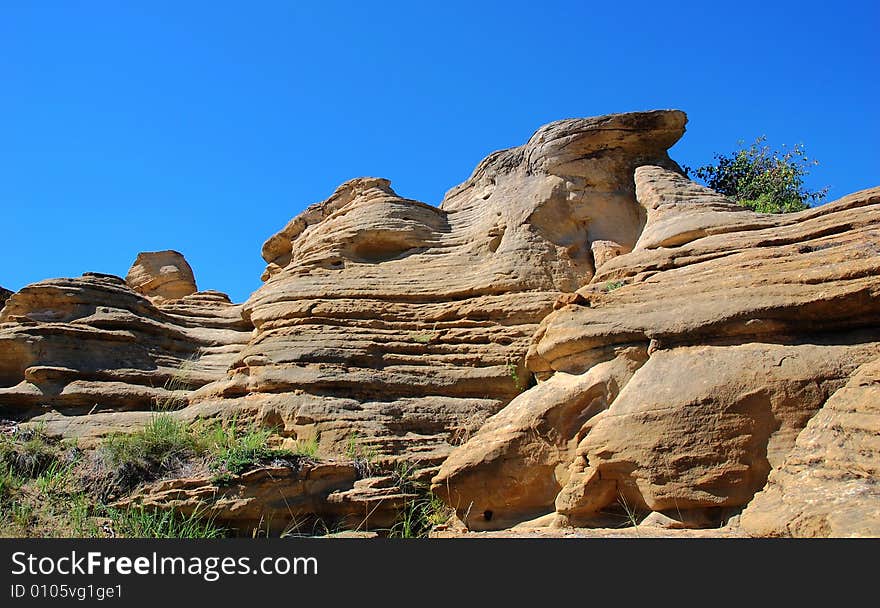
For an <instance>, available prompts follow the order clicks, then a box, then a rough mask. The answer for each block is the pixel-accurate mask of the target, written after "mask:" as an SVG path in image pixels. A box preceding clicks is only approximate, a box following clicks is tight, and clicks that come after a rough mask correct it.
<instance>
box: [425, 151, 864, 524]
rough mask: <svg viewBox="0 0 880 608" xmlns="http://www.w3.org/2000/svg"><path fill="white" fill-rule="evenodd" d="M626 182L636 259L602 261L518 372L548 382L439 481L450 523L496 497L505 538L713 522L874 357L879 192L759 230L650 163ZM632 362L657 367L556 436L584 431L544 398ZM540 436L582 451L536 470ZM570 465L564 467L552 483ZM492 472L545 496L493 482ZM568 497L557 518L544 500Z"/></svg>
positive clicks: (777, 219)
mask: <svg viewBox="0 0 880 608" xmlns="http://www.w3.org/2000/svg"><path fill="white" fill-rule="evenodd" d="M635 181H636V188H637V193H638V195H639V197H640V203H641V204H642V206H643V207H644V208H645V209H646V210H647V224H646V225H645V227H644V230H643V231H642V233H641V236H640V237H639V239H638V243H637V244H636V245H635V247H634V248H633V251H632V252H630V253H626V254H622V255H618V256H615V257H613V258H611V259H608V260H607V261H605V263H604V264H603V265H602V266H601V268H600V269H599V272H598V273H597V275H596V276H595V277H594V278H593V279H592V281H591V284H590V285H587V286H585V287H583V288H581V289H579V290H578V296H579V297H566V298H565V299H564V300H562V305H561V306H560V307H557V308H558V310H555V311H554V312H553V313H551V314H550V315H548V316H547V317H546V318H545V319H544V320H543V321H542V323H541V326H540V328H539V330H538V331H537V333H536V335H535V338H534V340H533V343H532V345H531V347H530V350H529V356H528V358H527V365H528V368H529V370H530V371H532V372H533V373H535V374H536V375H537V376H538V377H539V378H549V379H548V380H546V381H545V382H543V383H542V384H539V386H538V387H536V388H534V389H531V390H530V391H528V392H526V393H525V394H523V395H521V396H520V397H519V398H518V399H517V401H516V402H514V404H512V405H516V406H517V409H518V410H520V413H519V415H518V416H517V419H515V420H514V419H512V418H509V413H507V412H506V411H505V410H503V411H502V413H501V414H499V415H498V416H496V418H498V420H496V419H495V418H492V419H490V420H489V421H487V423H486V425H485V426H484V427H483V428H484V429H485V433H489V432H490V430H493V429H495V428H496V427H499V426H500V427H501V428H503V432H497V431H494V432H493V433H492V435H490V437H491V439H489V440H488V443H487V439H486V435H483V434H482V432H481V433H478V434H477V435H476V436H474V438H473V439H472V440H471V441H470V442H468V443H466V444H465V445H463V446H461V447H458V448H457V449H456V451H455V452H453V454H452V455H451V456H450V457H449V459H448V460H447V461H446V463H444V465H443V467H442V468H441V471H440V474H439V475H438V476H437V477H436V478H435V479H434V487H435V489H436V490H437V491H439V492H443V493H445V495H449V496H453V497H454V499H453V505H454V506H456V507H457V508H458V509H459V516H462V515H463V514H464V513H466V508H467V506H469V505H471V504H474V505H480V504H485V503H486V501H487V500H491V503H492V504H493V505H504V508H500V507H498V508H496V509H493V510H492V511H493V513H492V516H493V519H495V520H496V521H498V522H499V523H498V525H499V526H501V527H504V526H507V525H509V522H510V521H511V519H513V520H516V519H518V518H524V517H526V516H528V515H529V514H530V516H534V515H535V514H537V513H539V512H540V511H541V510H542V509H543V510H544V512H552V511H553V510H554V508H555V509H556V510H557V512H558V513H560V514H561V515H563V516H565V517H568V518H569V519H570V521H572V522H575V523H580V524H589V523H590V521H591V519H596V518H600V517H602V516H603V513H604V512H606V511H607V510H608V509H609V508H611V509H613V508H618V505H619V504H620V503H621V501H623V502H624V503H625V504H628V505H629V506H630V507H634V508H638V509H648V510H654V511H663V510H695V511H696V510H703V511H706V512H707V513H708V514H711V515H712V517H714V520H715V523H716V524H718V523H721V522H720V519H723V518H725V517H727V516H729V515H730V514H732V513H733V512H735V509H736V508H741V507H742V506H744V505H745V504H747V503H748V502H749V500H751V498H752V496H753V495H754V493H755V492H757V491H758V490H760V489H761V488H762V487H763V484H764V482H765V481H766V478H767V475H768V473H769V472H770V471H771V470H772V469H773V468H774V467H779V466H781V464H782V462H783V461H784V458H785V456H786V455H787V454H788V452H789V451H790V449H791V448H792V446H793V445H794V440H795V438H796V437H797V435H798V433H799V432H800V431H801V430H802V429H803V428H804V426H805V425H806V424H807V422H808V421H809V420H810V418H811V417H812V416H813V415H814V414H815V413H816V411H818V410H819V409H820V408H821V407H822V405H823V404H824V402H825V401H826V400H827V399H828V397H829V396H830V395H831V394H832V393H833V392H834V391H835V390H837V389H838V388H839V387H840V386H842V385H843V384H844V383H845V382H846V380H847V378H848V377H849V375H850V374H851V373H852V372H853V371H854V370H855V369H856V368H857V367H858V366H859V365H860V364H862V363H864V362H866V361H869V360H871V359H873V358H875V357H876V353H877V349H878V341H880V333H878V331H877V329H876V328H877V321H878V318H880V299H878V292H880V278H878V276H880V273H878V270H880V268H878V266H880V189H874V190H867V191H864V192H861V193H857V194H855V195H851V196H849V197H845V198H844V199H841V200H839V201H836V202H833V203H830V204H827V205H824V206H823V207H820V208H817V209H813V210H808V211H805V212H801V213H797V214H789V215H785V216H767V215H761V214H755V213H752V212H749V211H743V210H742V209H741V208H739V207H735V206H732V205H731V204H729V203H728V202H726V201H725V200H724V199H723V197H720V196H718V195H717V194H716V193H714V192H712V191H710V190H707V189H705V188H702V187H699V186H697V185H695V184H691V183H690V182H688V181H687V180H685V179H684V178H682V177H681V176H680V175H678V174H676V173H675V172H672V171H668V170H665V169H662V168H659V167H656V166H648V167H640V168H639V169H638V170H636V172H635ZM633 347H634V348H642V349H645V350H646V352H647V353H648V354H649V355H650V358H648V359H647V362H646V363H645V364H644V366H642V367H641V368H640V369H638V370H637V371H635V374H634V375H633V377H632V379H631V380H630V381H629V383H628V384H626V386H625V387H622V390H621V391H620V394H619V396H617V397H616V398H615V399H613V401H611V402H610V405H609V406H608V408H607V410H606V411H603V412H601V413H597V414H596V415H595V416H594V417H592V418H590V419H589V420H587V421H585V423H584V424H583V426H582V427H581V428H579V429H578V430H577V432H575V433H572V432H571V431H564V429H567V428H568V427H569V426H570V425H571V424H572V423H573V422H575V421H577V420H578V419H577V418H576V417H574V416H563V417H561V418H554V417H553V416H550V415H548V414H547V413H548V412H553V411H562V410H561V406H562V405H563V404H564V403H566V402H567V397H565V396H564V394H563V393H560V394H559V395H558V396H555V395H554V394H553V390H552V388H553V384H552V383H553V380H554V378H556V376H557V375H559V374H564V376H563V378H566V382H568V381H569V380H568V379H569V378H571V377H572V376H575V377H577V376H580V377H583V378H585V379H586V378H587V376H588V375H590V374H593V373H595V372H594V370H596V369H601V366H604V365H607V362H608V361H613V360H614V358H615V357H616V354H617V353H618V352H619V351H620V350H621V349H623V348H633ZM544 385H546V386H544ZM554 399H556V400H557V401H556V404H555V405H554V403H553V400H554ZM502 419H504V421H505V422H506V425H501V422H502ZM541 426H543V427H544V428H545V429H546V430H545V434H546V435H564V436H568V437H570V436H576V437H578V440H579V445H578V447H577V449H576V450H575V451H574V452H559V451H557V452H555V453H554V454H553V456H552V457H549V458H547V457H543V456H542V457H543V458H544V461H543V462H541V464H542V466H543V470H542V469H540V468H536V467H535V460H536V459H535V458H534V454H535V453H538V452H534V451H533V452H528V453H527V454H528V455H524V454H523V452H524V450H523V449H522V448H521V447H520V445H519V443H520V441H521V440H520V437H521V436H523V435H525V434H528V433H529V432H530V430H529V429H532V428H536V427H539V428H540V427H541ZM495 441H497V442H499V443H497V444H496V443H495ZM487 445H490V446H491V456H490V457H487V451H488V449H489V448H487ZM533 445H534V448H535V449H536V450H537V448H538V447H539V446H540V445H541V444H540V442H533ZM567 454H573V455H574V458H572V459H571V460H570V467H569V469H568V471H567V472H566V473H563V474H560V473H559V466H560V465H561V464H562V463H565V462H566V458H567ZM537 460H539V461H540V460H541V459H540V458H539V459H537ZM499 463H503V470H505V471H519V473H518V474H517V475H519V477H518V479H528V483H529V485H530V486H531V487H534V488H540V491H537V490H536V491H534V492H523V490H522V486H521V485H518V484H516V483H511V482H508V484H506V485H507V488H508V489H505V486H504V484H500V483H496V482H495V478H496V477H497V476H498V474H499V469H498V466H499ZM550 463H555V464H556V467H553V468H552V469H551V467H549V466H548V465H549V464H550ZM531 471H535V472H538V474H539V478H536V479H530V478H529V477H528V475H529V472H531ZM551 471H552V472H551ZM560 483H561V484H562V486H563V487H562V489H561V491H560V492H559V494H558V496H557V497H556V499H555V501H554V503H555V504H548V503H547V502H544V503H541V500H546V497H547V496H548V495H549V494H550V493H552V488H553V487H554V485H555V484H560ZM487 487H491V488H493V491H492V492H491V493H490V492H487V491H486V488H487ZM489 497H491V498H489ZM469 515H470V518H471V520H473V519H474V514H473V513H470V514H469ZM710 519H711V518H710ZM469 523H470V524H471V525H472V526H477V527H480V526H482V527H490V526H492V524H491V523H489V522H486V521H484V522H475V521H469Z"/></svg>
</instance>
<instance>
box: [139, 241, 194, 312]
mask: <svg viewBox="0 0 880 608" xmlns="http://www.w3.org/2000/svg"><path fill="white" fill-rule="evenodd" d="M125 282H126V283H128V286H129V287H131V288H132V289H133V290H135V291H136V292H138V293H139V294H141V295H144V296H146V297H148V298H149V299H150V300H152V301H153V302H155V303H157V304H161V303H163V302H166V301H168V300H179V299H180V298H183V297H185V296H188V295H191V294H194V293H195V292H196V291H198V289H197V288H196V279H195V277H194V276H193V271H192V268H190V265H189V263H188V262H187V261H186V259H185V258H184V257H183V254H181V253H179V252H177V251H170V250H169V251H145V252H142V253H139V254H138V256H137V259H136V260H135V261H134V264H133V265H132V267H131V268H130V269H129V270H128V274H127V275H126V276H125Z"/></svg>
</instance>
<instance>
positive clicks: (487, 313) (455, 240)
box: [193, 111, 685, 465]
mask: <svg viewBox="0 0 880 608" xmlns="http://www.w3.org/2000/svg"><path fill="white" fill-rule="evenodd" d="M684 123H685V116H684V114H683V113H681V112H677V111H658V112H648V113H641V114H621V115H615V116H606V117H601V118H593V119H577V120H565V121H560V122H557V123H553V124H550V125H548V126H546V127H543V128H541V129H539V130H538V132H537V133H536V134H535V135H534V136H533V137H532V138H531V139H530V140H529V142H528V143H527V144H525V145H524V146H521V147H518V148H513V149H510V150H504V151H501V152H496V153H495V154H492V155H490V156H489V157H488V158H487V159H486V160H485V161H483V162H482V163H481V164H480V165H479V166H478V167H477V169H476V170H475V171H474V173H473V175H472V176H471V177H470V179H468V180H467V181H466V182H465V183H464V184H462V185H460V186H458V187H456V188H453V189H452V190H451V191H450V192H449V193H448V194H447V195H446V197H445V199H444V200H443V202H442V204H441V205H440V207H439V208H437V207H432V206H429V205H426V204H424V203H420V202H417V201H412V200H408V199H404V198H401V197H399V196H398V195H397V194H395V193H394V191H393V190H392V189H391V186H390V184H389V182H388V181H387V180H383V179H373V178H370V179H356V180H352V181H350V182H347V183H345V184H343V185H342V186H340V187H339V188H338V189H337V191H336V192H335V193H334V194H333V196H331V197H330V198H329V199H327V200H326V201H324V202H322V203H318V204H316V205H313V206H311V207H309V208H308V209H306V210H305V211H304V212H303V213H301V214H300V215H299V216H297V217H296V218H294V219H293V220H292V221H291V222H290V223H288V224H287V226H285V227H284V229H283V230H282V231H281V232H279V233H277V234H275V235H274V236H272V237H271V238H269V240H268V241H266V243H265V245H263V258H264V259H265V260H266V262H267V263H268V266H267V268H266V272H265V273H264V275H263V277H264V279H266V283H265V285H264V286H263V287H261V288H260V289H259V290H257V291H256V292H255V293H254V294H253V295H252V296H251V298H250V299H249V300H248V301H247V303H246V304H245V305H244V314H245V316H246V317H247V318H248V319H250V320H251V321H252V322H253V324H254V327H255V330H256V331H255V335H254V338H253V339H252V340H251V341H250V343H249V344H248V345H247V347H246V348H245V349H244V350H242V352H241V353H240V355H239V356H238V357H237V359H236V360H235V362H234V363H233V364H232V367H231V369H230V378H229V379H228V380H226V381H223V382H219V383H215V384H212V385H210V386H207V387H205V388H204V389H202V390H200V391H198V392H197V393H196V394H195V395H194V396H193V402H194V404H195V407H196V408H199V409H200V410H201V411H203V412H205V415H210V414H211V413H212V412H216V411H220V410H222V411H225V412H228V411H230V409H239V410H241V409H243V410H247V411H248V412H250V413H251V415H253V416H257V417H259V418H261V419H263V420H265V421H266V422H267V423H269V424H273V425H277V426H279V427H281V429H282V433H284V434H285V435H286V436H290V437H303V436H311V437H314V436H318V437H319V438H320V441H321V446H322V449H323V450H324V451H325V452H329V453H333V452H336V453H338V452H340V451H341V450H342V449H344V446H345V445H346V442H347V441H348V440H349V438H350V437H351V436H353V435H356V436H358V437H360V438H363V440H364V441H366V442H368V443H369V444H370V445H369V449H371V450H374V451H375V452H377V453H378V456H379V458H380V459H382V458H384V459H389V458H390V459H395V458H396V459H405V460H414V461H419V462H421V463H423V464H426V465H427V464H439V463H440V462H441V461H442V460H443V459H444V458H445V457H446V455H447V454H448V453H449V451H450V449H451V447H452V445H453V444H455V443H459V442H461V441H462V440H463V439H464V438H466V437H468V436H469V435H470V434H471V433H473V432H475V431H476V430H477V429H478V428H479V427H480V426H481V425H482V423H483V421H484V420H485V419H486V418H487V417H488V416H490V415H492V414H494V413H495V412H497V411H499V410H500V409H501V408H502V407H504V406H505V405H506V404H507V403H508V402H509V401H510V400H511V399H512V398H513V397H515V396H516V395H517V394H519V392H520V391H521V390H523V389H524V388H526V385H527V383H528V378H527V374H526V372H525V368H524V366H523V360H524V356H525V354H526V351H527V348H528V344H529V341H530V340H531V337H532V334H533V333H534V332H535V330H536V329H537V327H538V323H539V322H540V321H541V319H543V318H544V317H545V316H546V315H547V313H548V312H550V310H551V309H552V306H553V303H554V301H555V300H556V298H557V297H558V295H559V294H560V293H562V292H570V291H573V290H575V289H577V288H578V287H580V286H581V285H584V284H586V283H588V282H589V280H590V279H591V278H592V276H593V272H594V265H593V254H592V251H591V247H590V244H591V243H593V242H602V243H612V242H613V243H615V244H616V245H614V247H616V248H617V250H618V251H628V250H629V249H631V248H632V247H633V246H634V245H635V243H636V241H637V239H638V236H639V233H640V230H641V225H642V224H643V222H644V215H645V213H644V210H643V209H642V208H641V207H640V206H639V205H638V204H637V202H636V198H635V190H634V184H633V181H632V172H633V171H634V169H635V167H636V166H638V165H639V164H642V163H645V162H651V163H654V164H659V165H663V166H667V167H670V168H676V165H675V163H673V162H672V161H671V160H669V157H668V156H667V154H666V149H667V148H668V147H669V146H671V145H672V144H673V143H675V141H676V140H677V139H678V138H679V137H680V136H681V134H682V133H683V132H684Z"/></svg>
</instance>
